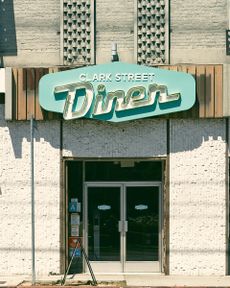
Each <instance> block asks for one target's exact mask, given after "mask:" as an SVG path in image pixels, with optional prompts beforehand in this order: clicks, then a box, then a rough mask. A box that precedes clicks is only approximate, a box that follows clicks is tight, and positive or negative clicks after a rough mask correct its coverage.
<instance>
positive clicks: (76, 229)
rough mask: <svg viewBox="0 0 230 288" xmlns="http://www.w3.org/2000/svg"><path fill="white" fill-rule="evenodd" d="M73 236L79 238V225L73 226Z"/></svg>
mask: <svg viewBox="0 0 230 288" xmlns="http://www.w3.org/2000/svg"><path fill="white" fill-rule="evenodd" d="M71 236H79V225H71Z"/></svg>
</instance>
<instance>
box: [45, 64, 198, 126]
mask: <svg viewBox="0 0 230 288" xmlns="http://www.w3.org/2000/svg"><path fill="white" fill-rule="evenodd" d="M39 91H40V92H39V99H40V104H41V106H42V107H43V108H44V109H46V110H48V111H54V112H59V113H63V117H64V119H78V118H82V117H85V118H94V119H100V120H107V121H113V122H121V121H127V120H132V119H138V118H144V117H150V116H155V115H162V114H166V113H172V112H178V111H183V110H187V109H189V108H191V107H192V106H193V104H194V102H195V81H194V79H193V77H192V76H191V75H189V74H186V73H181V72H174V71H167V70H161V69H157V68H150V67H145V66H139V65H132V64H124V63H119V62H117V63H111V64H104V65H97V66H91V67H84V68H78V69H74V70H68V71H64V72H58V73H53V74H48V75H45V76H43V77H42V79H41V80H40V83H39Z"/></svg>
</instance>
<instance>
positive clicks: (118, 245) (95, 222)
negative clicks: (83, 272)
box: [84, 182, 161, 272]
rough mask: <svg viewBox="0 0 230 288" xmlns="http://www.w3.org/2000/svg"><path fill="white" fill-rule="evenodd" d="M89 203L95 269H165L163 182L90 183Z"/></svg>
mask: <svg viewBox="0 0 230 288" xmlns="http://www.w3.org/2000/svg"><path fill="white" fill-rule="evenodd" d="M85 203H86V205H85V213H84V214H85V215H86V218H85V221H84V222H85V226H84V230H85V247H86V248H87V252H88V257H89V260H90V261H91V265H92V268H93V271H95V272H104V271H105V269H106V271H107V272H159V271H160V270H161V269H160V263H161V261H160V260H161V259H160V257H161V253H160V251H161V217H160V215H161V183H158V182H129V183H128V182H120V183H115V182H112V183H109V182H107V183H105V182H104V183H103V182H101V183H98V182H95V183H93V182H91V183H86V184H85ZM109 270H110V271H109Z"/></svg>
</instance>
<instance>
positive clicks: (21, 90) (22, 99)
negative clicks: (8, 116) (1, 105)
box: [17, 68, 26, 120]
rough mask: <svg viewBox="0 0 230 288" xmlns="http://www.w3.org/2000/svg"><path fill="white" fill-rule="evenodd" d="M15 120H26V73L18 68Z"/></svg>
mask: <svg viewBox="0 0 230 288" xmlns="http://www.w3.org/2000/svg"><path fill="white" fill-rule="evenodd" d="M17 104H18V105H17V119H18V120H26V71H25V69H23V68H18V89H17Z"/></svg>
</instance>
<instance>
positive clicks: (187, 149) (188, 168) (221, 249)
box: [170, 119, 227, 275]
mask: <svg viewBox="0 0 230 288" xmlns="http://www.w3.org/2000/svg"><path fill="white" fill-rule="evenodd" d="M170 136H171V141H170V145H171V155H170V274H171V275H172V274H184V275H212V274H214V275H224V274H225V269H226V267H225V261H226V238H225V237H226V231H225V229H226V223H227V222H226V187H225V175H226V172H225V167H226V157H225V156H226V144H225V121H224V120H223V119H222V120H211V119H206V120H171V135H170Z"/></svg>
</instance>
